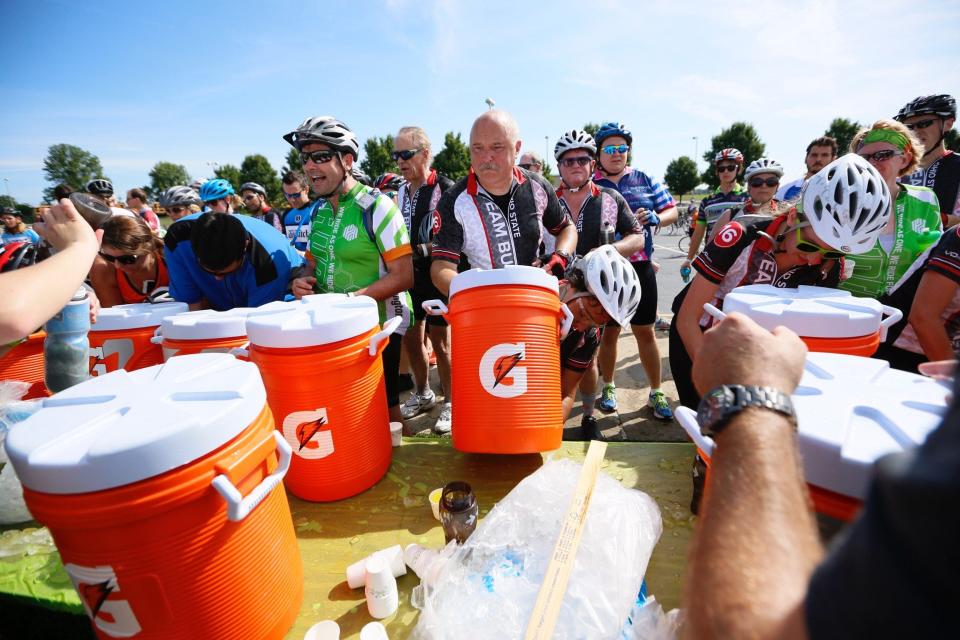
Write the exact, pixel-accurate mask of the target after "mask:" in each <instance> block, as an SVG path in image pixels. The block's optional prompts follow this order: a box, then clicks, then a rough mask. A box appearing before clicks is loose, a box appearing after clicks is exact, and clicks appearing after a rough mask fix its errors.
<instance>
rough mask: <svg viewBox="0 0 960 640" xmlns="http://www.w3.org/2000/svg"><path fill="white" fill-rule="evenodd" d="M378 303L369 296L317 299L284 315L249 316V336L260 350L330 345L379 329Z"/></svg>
mask: <svg viewBox="0 0 960 640" xmlns="http://www.w3.org/2000/svg"><path fill="white" fill-rule="evenodd" d="M379 322H380V314H379V310H378V307H377V302H376V300H374V299H373V298H370V297H367V296H354V297H347V296H336V297H332V298H321V297H320V296H317V297H315V298H313V299H311V300H309V301H307V302H305V303H302V304H299V305H297V306H295V307H291V308H290V309H288V310H287V311H285V312H282V313H274V314H261V315H255V316H250V317H249V318H248V319H247V328H246V330H247V337H248V338H249V339H250V344H252V345H257V346H261V347H275V348H281V349H285V348H296V347H311V346H317V345H324V344H330V343H333V342H339V341H340V340H347V339H349V338H353V337H356V336H359V335H363V334H365V333H367V332H368V331H370V329H372V328H374V327H377V326H379Z"/></svg>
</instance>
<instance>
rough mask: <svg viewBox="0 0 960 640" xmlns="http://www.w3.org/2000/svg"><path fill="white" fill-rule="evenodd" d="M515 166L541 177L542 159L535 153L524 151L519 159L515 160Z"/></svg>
mask: <svg viewBox="0 0 960 640" xmlns="http://www.w3.org/2000/svg"><path fill="white" fill-rule="evenodd" d="M517 166H518V167H520V168H521V169H526V170H527V171H533V172H534V173H539V174H540V175H543V158H541V157H540V154H539V153H537V152H536V151H524V152H523V154H522V155H521V156H520V159H519V160H517Z"/></svg>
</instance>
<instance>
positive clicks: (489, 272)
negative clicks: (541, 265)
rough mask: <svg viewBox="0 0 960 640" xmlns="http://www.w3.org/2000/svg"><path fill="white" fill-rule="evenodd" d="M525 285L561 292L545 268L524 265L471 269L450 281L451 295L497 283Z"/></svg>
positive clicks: (554, 279)
mask: <svg viewBox="0 0 960 640" xmlns="http://www.w3.org/2000/svg"><path fill="white" fill-rule="evenodd" d="M504 284H506V285H510V284H516V285H524V286H528V287H540V288H541V289H546V290H548V291H552V292H554V293H557V294H559V291H560V288H559V286H558V283H557V279H556V278H554V277H553V276H551V275H550V274H548V273H547V272H546V271H544V270H543V269H538V268H537V267H526V266H523V265H509V266H506V267H503V268H501V269H470V270H469V271H464V272H463V273H458V274H457V275H455V276H454V277H453V280H452V281H451V282H450V297H451V298H452V297H453V296H455V295H456V294H457V293H459V292H460V291H464V290H466V289H474V288H476V287H492V286H496V285H504Z"/></svg>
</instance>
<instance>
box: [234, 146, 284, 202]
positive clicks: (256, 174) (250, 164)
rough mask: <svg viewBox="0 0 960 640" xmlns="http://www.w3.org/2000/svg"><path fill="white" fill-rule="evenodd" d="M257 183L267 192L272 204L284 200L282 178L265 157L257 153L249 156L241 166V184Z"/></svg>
mask: <svg viewBox="0 0 960 640" xmlns="http://www.w3.org/2000/svg"><path fill="white" fill-rule="evenodd" d="M244 182H256V183H257V184H259V185H260V186H262V187H263V188H264V189H266V190H267V199H268V200H269V201H270V202H271V203H279V201H280V200H283V190H282V189H281V188H280V178H279V176H277V170H276V169H274V168H273V167H272V166H271V165H270V161H269V160H267V158H266V157H265V156H262V155H260V154H259V153H255V154H252V155H249V156H247V157H246V158H244V159H243V162H242V163H241V164H240V184H241V185H242V184H243V183H244Z"/></svg>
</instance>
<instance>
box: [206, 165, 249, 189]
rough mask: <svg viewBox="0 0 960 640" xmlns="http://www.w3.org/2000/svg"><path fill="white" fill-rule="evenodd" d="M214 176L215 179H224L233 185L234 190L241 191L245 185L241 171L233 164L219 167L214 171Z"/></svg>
mask: <svg viewBox="0 0 960 640" xmlns="http://www.w3.org/2000/svg"><path fill="white" fill-rule="evenodd" d="M213 175H214V177H215V178H223V179H224V180H226V181H227V182H229V183H230V184H232V185H233V188H234V190H236V189H239V188H240V185H241V184H243V180H241V179H240V169H237V168H236V167H235V166H233V165H232V164H224V165H220V166H218V167H217V168H216V169H215V170H214V172H213Z"/></svg>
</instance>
